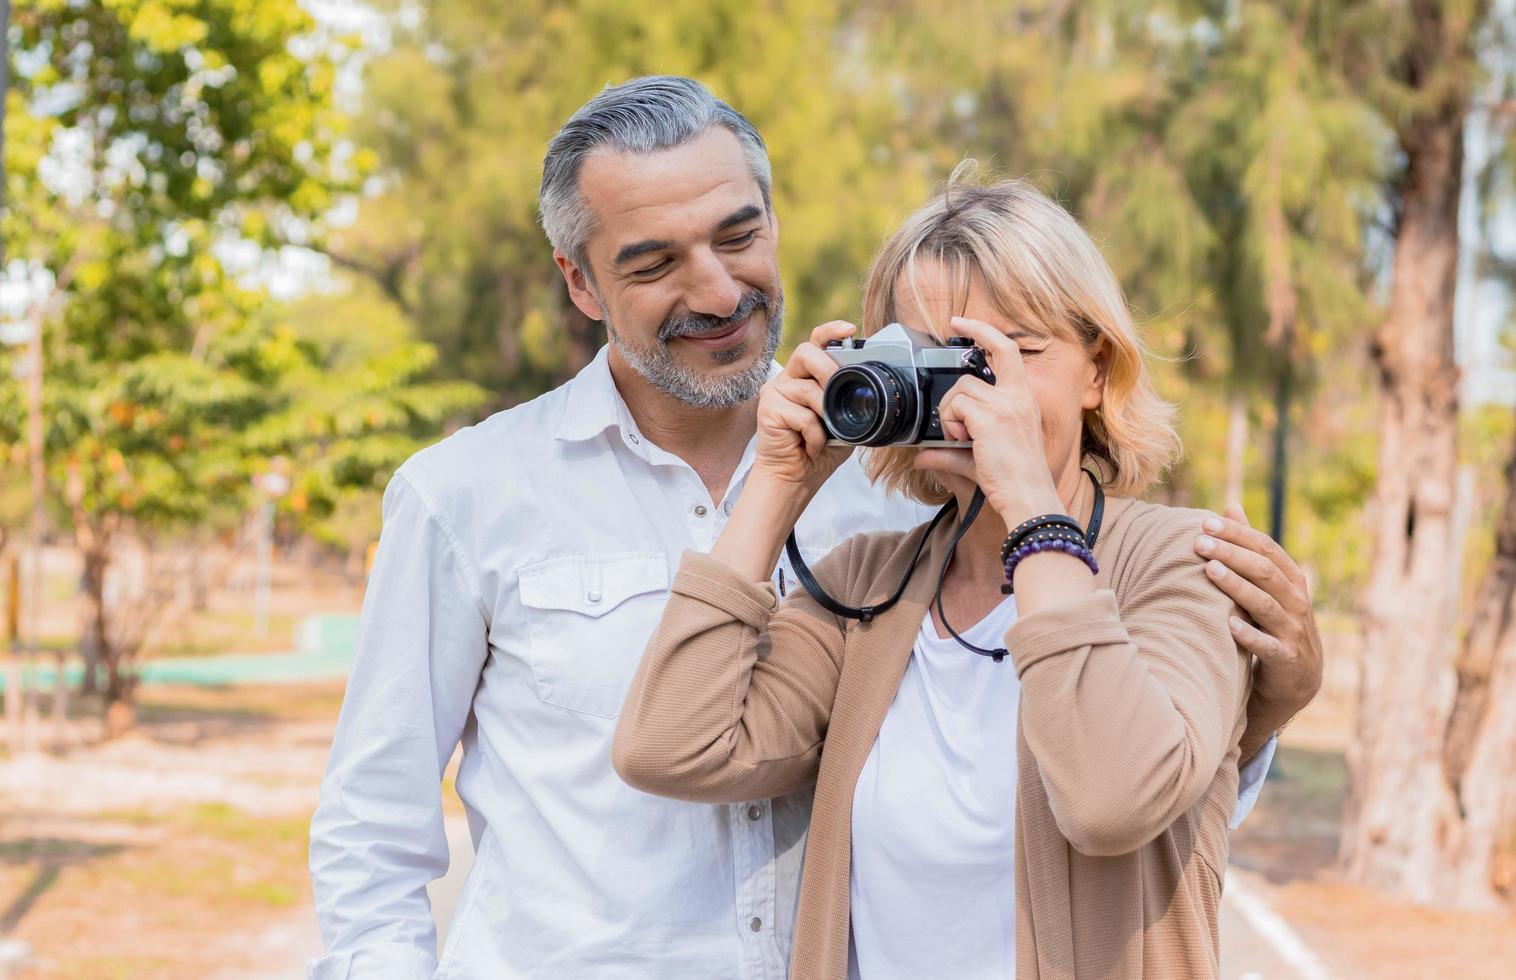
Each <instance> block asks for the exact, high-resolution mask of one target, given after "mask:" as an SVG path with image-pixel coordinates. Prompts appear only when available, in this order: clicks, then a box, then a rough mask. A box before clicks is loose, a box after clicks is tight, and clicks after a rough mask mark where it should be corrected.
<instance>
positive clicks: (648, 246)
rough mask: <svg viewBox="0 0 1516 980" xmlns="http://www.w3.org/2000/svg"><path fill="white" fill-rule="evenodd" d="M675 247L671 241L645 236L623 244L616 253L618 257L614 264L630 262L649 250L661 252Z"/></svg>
mask: <svg viewBox="0 0 1516 980" xmlns="http://www.w3.org/2000/svg"><path fill="white" fill-rule="evenodd" d="M673 247H674V243H673V242H670V241H664V240H661V239H656V238H645V239H643V240H642V241H640V242H633V243H632V244H630V245H623V246H622V247H621V251H619V252H617V253H616V258H615V261H614V262H613V264H614V265H621V264H622V263H624V262H630V261H631V260H632V259H635V258H636V257H637V256H639V255H646V254H647V253H649V252H661V251H663V250H664V249H666V248H673Z"/></svg>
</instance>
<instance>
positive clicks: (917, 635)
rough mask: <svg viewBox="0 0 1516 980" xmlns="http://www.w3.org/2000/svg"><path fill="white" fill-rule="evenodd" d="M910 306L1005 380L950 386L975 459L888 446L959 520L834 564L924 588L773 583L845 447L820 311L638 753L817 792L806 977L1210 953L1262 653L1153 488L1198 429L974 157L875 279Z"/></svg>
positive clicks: (891, 539) (624, 764) (638, 707)
mask: <svg viewBox="0 0 1516 980" xmlns="http://www.w3.org/2000/svg"><path fill="white" fill-rule="evenodd" d="M895 321H898V322H901V323H905V324H910V325H913V326H916V327H917V328H919V329H923V330H927V331H930V332H931V333H932V334H934V335H936V336H937V337H938V338H939V339H940V340H945V339H946V338H947V337H950V336H966V337H969V338H972V340H973V341H974V343H975V344H976V345H977V346H978V347H980V348H981V349H983V351H984V352H985V354H986V355H987V358H988V361H989V365H990V367H991V368H992V370H993V372H994V377H995V381H994V383H993V384H990V383H987V382H986V381H984V380H981V379H979V378H974V377H965V378H962V379H960V380H959V381H958V382H957V383H956V384H955V386H954V387H953V389H952V390H951V391H950V392H949V393H948V394H947V395H946V396H945V397H944V399H943V401H942V403H941V406H940V415H941V419H942V424H943V428H944V430H945V432H946V434H947V436H948V437H949V438H950V439H952V440H954V441H971V442H972V448H970V449H962V448H928V449H922V448H916V447H896V448H887V449H875V450H870V451H869V457H868V459H867V462H866V465H867V467H868V469H869V472H870V474H871V475H872V476H873V477H874V478H875V479H876V480H883V481H884V482H885V483H886V484H887V485H889V486H891V487H893V488H896V489H898V490H901V491H903V492H905V493H907V494H910V495H912V496H914V497H916V498H917V499H920V500H923V501H927V502H949V503H952V502H956V506H955V507H953V509H952V510H951V512H950V515H949V516H950V519H949V520H945V521H942V522H939V523H937V524H936V526H935V527H934V526H927V527H925V528H918V529H917V530H915V531H912V532H909V533H906V534H903V535H902V534H898V533H881V534H871V535H860V536H858V537H855V538H852V539H850V540H849V541H847V542H845V543H844V544H843V545H841V546H840V547H839V548H838V549H837V550H836V551H834V552H833V553H831V554H830V555H828V556H827V557H826V558H825V559H824V560H823V561H822V562H820V563H819V564H818V566H817V568H816V570H815V574H816V578H817V580H818V581H819V583H820V585H821V586H822V588H823V589H824V591H825V592H827V593H829V594H830V596H831V597H833V598H834V599H835V600H836V601H837V602H840V603H842V604H844V605H845V606H849V607H857V606H860V605H863V604H866V603H869V604H878V603H881V602H882V601H883V600H886V599H887V598H888V597H889V596H890V595H891V594H892V593H894V592H895V590H896V588H897V586H898V584H899V583H900V582H901V581H902V580H903V579H904V578H906V577H907V576H908V575H910V572H911V569H912V568H913V567H914V568H915V574H914V575H910V577H909V583H908V585H907V586H906V588H905V591H904V594H903V597H902V598H901V599H900V601H899V602H898V603H897V604H895V605H893V606H892V607H890V608H888V609H887V610H885V611H883V612H880V613H879V614H878V615H877V616H874V617H872V618H871V619H870V620H869V621H868V622H860V621H858V620H854V619H847V618H843V617H840V616H837V615H834V614H833V613H831V612H828V611H826V608H824V601H823V600H822V599H821V597H819V596H815V595H810V594H806V593H800V592H797V593H795V594H792V595H790V596H789V597H788V598H786V599H785V600H784V601H783V602H782V603H778V604H777V607H776V601H775V596H774V594H773V591H772V589H771V587H769V586H768V585H767V584H766V582H767V577H768V575H769V573H770V571H771V569H772V568H773V567H774V565H775V562H776V561H777V559H778V555H779V551H780V548H781V546H782V545H783V543H784V539H785V537H786V535H787V533H788V530H789V529H790V528H791V527H792V526H793V525H794V523H795V520H796V518H797V517H798V515H799V514H800V513H801V511H802V510H803V509H804V507H805V505H806V502H807V501H808V500H809V499H810V497H811V495H812V494H814V493H815V491H816V489H817V488H818V487H820V485H821V484H822V483H823V482H824V481H825V480H826V478H827V476H829V475H830V474H831V472H832V471H833V470H834V469H835V468H836V466H837V465H838V463H839V462H841V460H842V459H843V458H844V457H845V454H846V453H847V451H848V450H847V448H846V447H836V446H828V445H827V444H826V434H825V431H824V429H823V428H822V425H821V422H820V419H819V416H818V413H819V411H820V409H821V396H822V389H823V386H824V385H825V383H826V380H827V378H828V377H830V375H831V373H832V371H833V369H834V368H833V365H832V362H831V360H830V359H829V358H828V357H827V356H826V355H825V354H824V353H823V352H822V350H821V349H820V348H821V347H823V346H824V345H825V344H826V343H827V342H828V341H831V340H835V339H839V338H842V337H845V336H848V335H849V334H851V333H852V332H853V327H852V326H851V325H849V324H845V323H830V324H826V325H824V326H822V327H819V328H817V330H816V331H815V332H814V333H813V334H812V336H811V341H810V343H808V344H802V345H801V346H800V347H799V348H798V349H797V350H796V351H795V353H794V355H793V357H791V359H790V361H789V364H788V366H787V367H786V368H785V370H784V372H783V374H782V375H780V376H779V377H777V378H776V379H775V380H774V381H773V382H772V383H771V384H770V385H769V386H768V387H767V388H766V389H765V391H764V394H763V396H762V398H761V400H760V404H759V409H758V437H757V449H756V457H755V461H754V463H753V466H752V471H751V474H750V476H749V477H748V484H747V486H746V488H745V490H744V492H743V494H742V497H741V500H740V502H739V504H738V506H737V507H736V509H735V510H734V511H733V513H732V515H731V518H730V520H729V522H728V524H727V526H726V528H725V529H724V531H723V532H722V535H721V537H720V539H719V540H718V541H717V543H716V546H715V548H714V549H713V550H712V551H711V553H710V554H709V555H708V556H706V555H698V554H695V553H686V555H685V556H684V559H683V563H682V565H681V567H680V570H679V575H678V577H677V579H676V581H675V583H674V586H673V595H672V597H671V598H670V600H669V604H668V607H667V610H666V612H665V613H664V616H663V621H662V624H661V626H660V627H659V630H658V632H657V634H656V635H655V637H654V639H653V641H652V643H651V645H650V647H649V649H648V653H647V656H646V657H645V659H644V660H643V662H642V665H641V667H640V669H639V671H638V673H637V677H636V679H635V680H634V682H633V686H632V689H631V692H630V694H629V696H628V700H627V703H626V707H625V709H624V710H623V712H622V714H621V720H620V725H619V728H618V731H617V735H616V743H615V749H614V756H613V758H614V762H615V765H616V768H617V770H618V771H619V772H620V773H621V774H622V776H623V778H625V779H626V780H627V782H629V783H631V784H632V785H633V786H636V787H638V788H641V789H644V790H646V791H649V792H654V793H659V794H663V795H668V796H675V797H680V798H684V799H690V800H699V801H710V802H725V801H735V800H743V799H751V798H756V797H769V796H777V795H781V794H784V793H789V792H792V791H794V790H797V789H800V788H803V787H805V786H807V785H809V784H811V783H812V782H815V785H816V796H815V806H814V810H813V814H812V821H811V831H810V838H809V843H808V845H807V852H806V857H805V868H804V873H803V879H802V885H801V894H800V908H799V913H798V920H797V924H796V938H795V948H794V952H793V956H792V960H791V975H792V976H794V977H797V978H803V980H809V978H821V980H842V978H844V977H861V978H862V980H876V978H894V977H901V978H905V977H912V978H919V977H953V978H970V977H1010V976H1012V975H1015V976H1018V977H1022V978H1026V977H1072V976H1076V975H1077V976H1078V977H1080V978H1086V977H1107V976H1117V977H1144V976H1145V977H1163V978H1168V977H1195V976H1214V975H1215V974H1216V973H1217V971H1218V951H1217V948H1218V942H1219V940H1218V933H1217V905H1218V902H1219V899H1220V894H1221V875H1222V869H1223V868H1224V867H1225V864H1226V853H1227V842H1226V829H1227V817H1228V814H1229V813H1230V812H1231V809H1232V804H1233V802H1234V800H1235V798H1236V796H1235V794H1236V784H1237V753H1238V739H1239V736H1240V735H1241V733H1242V731H1243V726H1244V721H1245V717H1244V715H1245V706H1246V703H1247V699H1248V685H1249V660H1248V658H1247V657H1246V656H1245V655H1244V654H1242V653H1240V652H1239V651H1238V649H1237V647H1236V645H1235V644H1234V642H1233V639H1232V636H1231V635H1230V633H1229V631H1228V627H1227V619H1228V614H1229V612H1230V611H1231V608H1232V607H1231V605H1230V601H1229V600H1228V599H1227V598H1226V597H1225V596H1224V595H1222V594H1221V593H1220V592H1219V591H1217V590H1216V589H1215V588H1213V587H1211V585H1210V583H1209V582H1208V581H1207V579H1206V577H1205V573H1204V570H1203V563H1202V561H1201V559H1199V558H1198V557H1197V556H1196V555H1195V554H1194V553H1193V550H1192V549H1191V544H1190V543H1191V541H1193V540H1194V538H1195V536H1196V535H1197V534H1198V533H1199V530H1200V522H1201V520H1202V519H1203V518H1204V517H1205V516H1206V515H1205V514H1204V513H1202V512H1199V511H1187V510H1178V509H1174V508H1168V507H1161V506H1156V505H1152V504H1146V503H1141V502H1138V501H1136V500H1134V499H1133V497H1135V496H1136V495H1137V494H1140V493H1141V492H1143V491H1144V490H1145V489H1146V488H1147V487H1148V486H1149V485H1150V484H1151V483H1152V482H1153V481H1154V480H1155V479H1156V478H1157V476H1158V474H1159V473H1160V472H1161V471H1162V469H1163V468H1164V466H1165V465H1166V464H1167V463H1168V462H1169V461H1170V460H1171V459H1172V457H1173V456H1174V455H1175V453H1176V452H1177V449H1178V445H1177V440H1176V438H1175V436H1174V432H1173V429H1172V427H1171V425H1170V409H1169V407H1168V406H1167V405H1165V404H1164V403H1163V402H1162V401H1161V400H1160V399H1159V398H1158V397H1157V395H1156V394H1155V392H1154V390H1153V387H1152V383H1151V380H1150V378H1149V375H1148V373H1147V370H1146V367H1145V366H1144V364H1143V359H1142V353H1141V348H1140V346H1139V344H1138V341H1137V339H1136V331H1135V328H1134V326H1133V324H1132V320H1131V317H1130V315H1129V313H1128V311H1127V309H1126V306H1125V302H1124V299H1123V297H1122V294H1121V291H1120V288H1119V286H1118V285H1117V283H1116V279H1115V276H1114V275H1113V274H1112V272H1111V270H1110V268H1109V266H1108V265H1107V264H1106V263H1105V261H1104V260H1103V259H1102V258H1101V256H1100V253H1099V251H1098V250H1097V249H1096V247H1095V245H1094V244H1093V243H1092V242H1091V241H1090V239H1089V237H1088V236H1087V235H1086V234H1085V233H1084V232H1083V230H1081V229H1080V228H1079V226H1078V225H1077V223H1076V222H1075V221H1074V220H1073V218H1071V217H1070V216H1069V215H1068V214H1067V212H1065V211H1064V210H1063V209H1062V208H1060V207H1059V206H1058V205H1056V204H1054V203H1053V202H1052V201H1050V200H1049V199H1047V198H1046V197H1044V196H1043V195H1042V194H1040V193H1039V192H1037V191H1036V190H1035V189H1033V188H1032V187H1031V186H1030V185H1027V184H1025V183H1023V182H1019V181H1004V182H1000V183H995V184H991V185H988V186H975V185H972V184H970V183H967V182H965V181H964V180H963V179H962V178H961V176H960V175H958V174H955V176H954V179H953V180H952V181H950V182H949V185H948V186H947V187H946V188H945V190H944V191H943V192H942V193H940V194H939V195H938V196H937V197H936V198H935V199H934V200H932V201H931V202H929V203H928V204H927V205H926V206H925V207H923V208H922V209H921V210H920V211H918V212H917V213H916V214H915V215H913V216H912V217H911V218H910V219H909V220H907V221H906V223H905V225H904V227H902V228H901V229H900V231H899V232H897V233H896V234H895V235H894V236H893V237H892V238H891V239H890V241H889V242H888V243H887V244H886V245H885V247H884V249H883V251H882V252H881V254H880V255H879V257H878V258H877V259H876V261H875V263H874V266H873V268H872V270H871V271H870V273H869V277H868V282H867V286H866V291H865V297H864V326H865V329H866V331H873V330H877V329H879V328H880V327H882V326H883V325H885V324H887V323H891V322H895ZM1097 480H1098V483H1097V482H1096V481H1097ZM976 491H977V494H976ZM979 494H982V497H983V507H982V510H981V511H980V512H979V513H978V515H977V517H976V518H974V519H973V521H972V523H970V524H968V527H967V530H966V531H964V530H963V527H962V525H963V523H964V522H963V519H962V517H961V516H960V515H965V514H967V513H968V512H969V511H970V510H971V508H972V506H973V505H974V504H975V503H977V501H976V496H977V495H979ZM1097 512H1098V513H1099V514H1100V515H1101V516H1100V517H1099V518H1095V515H1096V514H1097ZM1058 515H1067V516H1065V517H1062V518H1060V517H1059V516H1058ZM1068 517H1072V518H1073V519H1074V520H1072V521H1071V520H1068ZM1027 522H1031V525H1032V531H1031V532H1030V538H1029V537H1028V534H1027V532H1026V524H1027ZM1093 523H1098V524H1099V525H1100V526H1099V529H1098V537H1095V536H1094V535H1091V534H1089V533H1088V532H1092V531H1095V528H1092V527H1090V525H1091V524H1093ZM958 534H961V535H962V537H961V540H958V541H957V543H956V546H955V545H954V543H953V539H954V537H955V536H957V535H958ZM1008 536H1010V538H1011V539H1010V540H1009V541H1008V540H1007V539H1008ZM1090 537H1094V542H1093V548H1092V550H1091V548H1090V547H1089V544H1090V540H1089V539H1090ZM1028 540H1032V541H1036V540H1048V541H1053V540H1056V541H1057V542H1059V543H1058V544H1056V545H1050V546H1048V547H1047V549H1046V550H1040V549H1038V548H1033V547H1029V546H1028ZM922 545H924V550H922V551H921V555H920V559H919V561H917V562H915V564H914V565H913V561H914V560H915V558H916V554H917V551H918V546H922ZM1003 549H1006V551H1007V552H1008V557H1007V555H1004V554H1003V553H1002V550H1003ZM1097 569H1098V570H1097ZM939 570H941V581H940V584H939V582H938V578H939ZM1008 579H1009V580H1008ZM754 583H764V584H754ZM1003 587H1004V590H1003ZM1006 591H1009V592H1010V593H1011V594H1009V595H1007V594H1005V592H1006ZM959 637H961V640H962V642H960V641H959ZM1007 652H1008V655H1005V654H1006V653H1007ZM976 653H984V654H990V655H988V656H977V655H976ZM1002 656H1003V658H1004V662H998V661H999V660H1000V659H1001V657H1002Z"/></svg>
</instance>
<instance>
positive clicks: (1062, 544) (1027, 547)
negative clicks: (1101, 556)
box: [1000, 539, 1100, 595]
mask: <svg viewBox="0 0 1516 980" xmlns="http://www.w3.org/2000/svg"><path fill="white" fill-rule="evenodd" d="M1042 551H1061V552H1063V553H1064V554H1066V555H1073V556H1074V557H1075V558H1078V559H1079V560H1081V561H1083V562H1084V563H1085V564H1086V565H1088V566H1090V573H1091V574H1092V575H1099V574H1100V566H1099V565H1098V564H1096V562H1095V554H1094V552H1092V551H1090V549H1088V548H1086V547H1085V546H1084V545H1082V544H1079V543H1078V542H1076V541H1067V540H1062V539H1060V540H1055V541H1033V542H1031V543H1029V544H1024V545H1022V546H1021V547H1019V548H1017V549H1016V550H1015V551H1013V552H1011V553H1010V554H1009V555H1007V556H1006V558H1005V584H1004V585H1002V586H1001V587H1000V592H1001V594H1002V595H1011V594H1013V593H1014V592H1015V591H1016V590H1015V586H1014V585H1013V584H1012V583H1013V582H1014V580H1015V579H1014V576H1015V574H1016V566H1017V565H1019V564H1020V563H1021V560H1022V559H1023V558H1025V557H1027V556H1028V555H1035V554H1037V553H1038V552H1042Z"/></svg>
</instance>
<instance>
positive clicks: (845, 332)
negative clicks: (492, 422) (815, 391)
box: [784, 320, 858, 384]
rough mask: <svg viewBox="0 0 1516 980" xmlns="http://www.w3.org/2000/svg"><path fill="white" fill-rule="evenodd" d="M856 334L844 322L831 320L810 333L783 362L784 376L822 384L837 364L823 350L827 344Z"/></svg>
mask: <svg viewBox="0 0 1516 980" xmlns="http://www.w3.org/2000/svg"><path fill="white" fill-rule="evenodd" d="M857 332H858V328H857V327H855V326H854V325H853V324H851V323H848V322H847V321H846V320H832V321H831V322H829V323H823V324H822V325H821V326H819V327H817V328H816V329H815V330H812V331H811V339H810V340H808V341H806V342H805V343H803V344H801V345H800V346H799V347H796V348H795V350H794V351H793V352H792V353H791V354H790V359H789V360H788V361H787V362H785V365H784V374H786V375H788V376H789V377H792V378H815V379H816V380H817V381H820V382H821V383H822V384H825V383H826V380H827V379H828V378H830V377H831V376H832V372H834V371H836V370H837V364H836V362H835V361H833V360H832V359H831V358H830V357H828V356H827V355H826V353H825V351H824V350H823V348H824V347H826V345H827V343H828V342H830V341H833V340H841V339H843V338H844V337H850V336H852V335H853V334H855V333H857Z"/></svg>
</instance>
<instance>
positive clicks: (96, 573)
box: [79, 547, 110, 694]
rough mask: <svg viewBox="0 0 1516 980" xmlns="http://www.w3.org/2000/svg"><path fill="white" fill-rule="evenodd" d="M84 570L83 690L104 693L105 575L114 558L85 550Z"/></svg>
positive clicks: (81, 623) (81, 578) (81, 590)
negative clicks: (101, 670) (102, 680)
mask: <svg viewBox="0 0 1516 980" xmlns="http://www.w3.org/2000/svg"><path fill="white" fill-rule="evenodd" d="M83 553H84V571H83V572H81V573H80V575H79V603H80V609H79V627H80V629H79V654H80V656H82V657H83V659H84V676H83V678H82V679H81V680H80V682H79V689H80V691H82V692H83V693H84V694H97V693H99V691H100V679H99V675H100V668H101V666H102V665H103V664H102V661H104V660H105V659H106V658H105V652H106V643H107V636H106V631H105V630H106V610H105V573H106V570H107V569H108V568H109V567H110V556H109V555H108V554H107V553H106V552H105V551H104V550H102V549H99V548H93V547H87V548H85V549H83Z"/></svg>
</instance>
